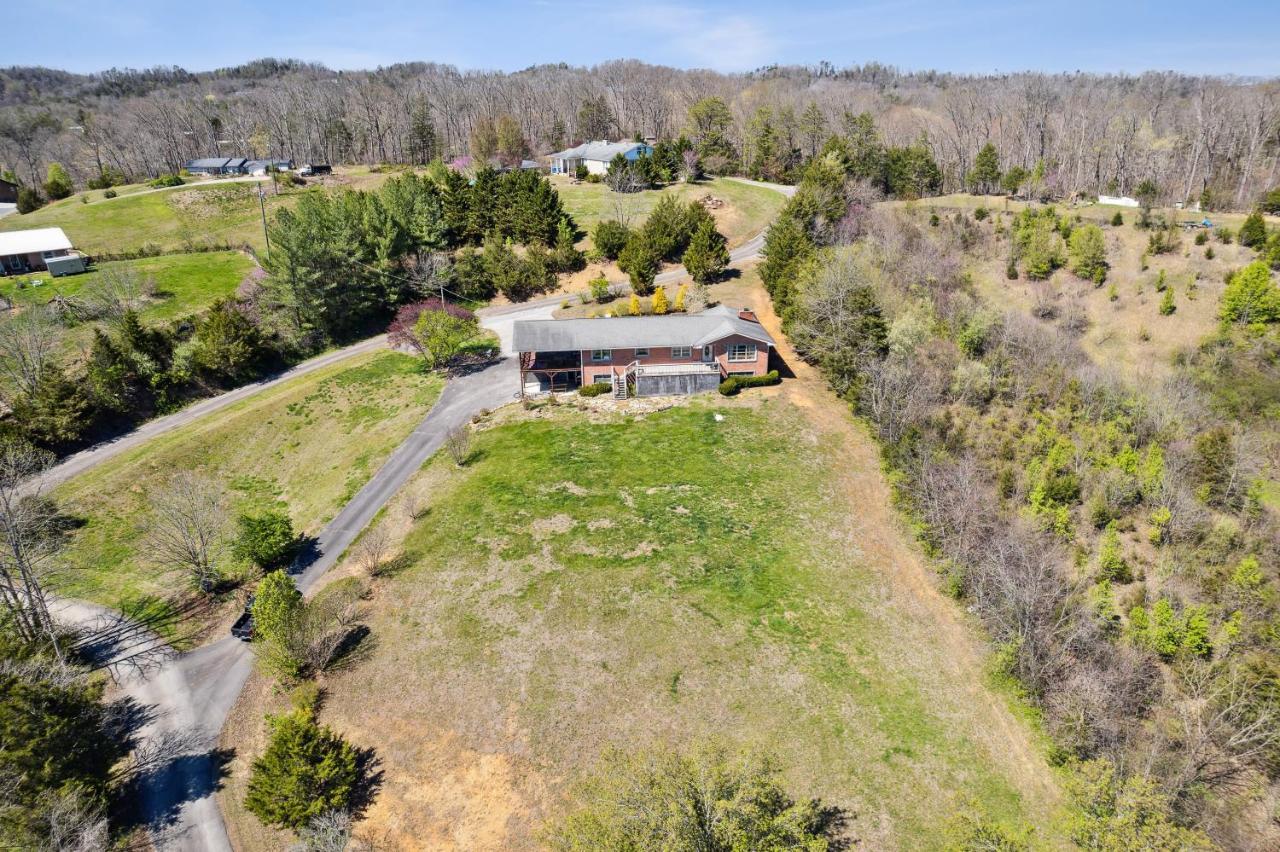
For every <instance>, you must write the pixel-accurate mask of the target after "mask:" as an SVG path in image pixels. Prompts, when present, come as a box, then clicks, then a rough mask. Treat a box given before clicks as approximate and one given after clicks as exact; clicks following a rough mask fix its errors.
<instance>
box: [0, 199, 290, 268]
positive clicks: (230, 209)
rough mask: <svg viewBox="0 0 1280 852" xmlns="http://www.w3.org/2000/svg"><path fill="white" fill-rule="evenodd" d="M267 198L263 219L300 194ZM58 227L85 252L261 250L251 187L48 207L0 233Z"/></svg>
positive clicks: (6, 222)
mask: <svg viewBox="0 0 1280 852" xmlns="http://www.w3.org/2000/svg"><path fill="white" fill-rule="evenodd" d="M300 192H301V191H300V190H294V191H292V192H289V193H286V194H284V195H279V196H277V195H270V194H269V195H268V196H267V200H266V208H267V218H268V220H269V219H270V218H271V215H272V213H273V212H274V211H276V210H278V209H280V208H281V207H284V206H288V205H290V204H292V203H293V202H294V199H296V198H297V197H298V195H299V194H300ZM49 227H59V228H62V229H63V230H64V231H66V233H67V236H68V237H69V238H70V239H71V242H72V244H73V245H74V246H75V247H76V248H78V249H80V250H81V251H83V252H85V253H87V254H98V253H104V252H123V251H130V250H136V249H139V248H141V247H142V246H145V245H155V246H159V247H160V249H161V250H162V251H171V250H175V249H178V248H181V247H183V246H185V245H214V244H222V243H230V244H232V245H240V244H245V243H247V244H249V245H251V246H253V247H254V248H256V249H258V250H262V249H264V248H265V242H264V240H263V237H262V214H261V212H260V211H259V209H258V190H257V185H256V184H251V183H206V184H197V185H194V186H190V187H181V188H178V189H173V190H168V191H165V192H148V193H139V194H136V195H124V196H121V197H119V198H113V199H110V200H99V201H95V202H91V203H89V204H81V203H79V202H75V203H70V204H69V203H66V202H63V203H61V204H56V205H51V206H49V207H45V208H42V209H40V210H37V211H35V212H34V213H28V214H27V215H25V216H6V217H5V218H4V219H0V230H6V231H13V230H23V229H27V228H49Z"/></svg>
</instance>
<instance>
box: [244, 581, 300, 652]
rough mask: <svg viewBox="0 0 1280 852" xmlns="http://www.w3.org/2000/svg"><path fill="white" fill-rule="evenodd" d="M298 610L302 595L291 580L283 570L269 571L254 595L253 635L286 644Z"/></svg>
mask: <svg viewBox="0 0 1280 852" xmlns="http://www.w3.org/2000/svg"><path fill="white" fill-rule="evenodd" d="M301 610H302V593H301V592H299V591H298V587H297V585H295V584H294V582H293V579H292V578H290V577H289V576H288V575H287V574H285V573H284V572H283V571H272V572H271V573H269V574H267V575H266V576H265V577H263V578H262V582H261V583H259V584H258V589H257V591H256V592H255V593H254V598H253V630H254V634H255V635H256V636H257V637H259V638H261V639H263V640H265V641H267V642H277V643H278V642H284V641H287V640H288V638H289V634H290V631H292V630H293V627H294V625H295V624H296V622H297V619H298V614H299V613H300V612H301Z"/></svg>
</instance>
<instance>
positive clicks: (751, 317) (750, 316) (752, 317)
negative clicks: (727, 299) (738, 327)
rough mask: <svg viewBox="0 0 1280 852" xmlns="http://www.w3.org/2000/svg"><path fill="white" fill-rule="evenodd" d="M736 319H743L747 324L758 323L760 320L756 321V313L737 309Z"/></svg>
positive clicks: (748, 309) (747, 309)
mask: <svg viewBox="0 0 1280 852" xmlns="http://www.w3.org/2000/svg"><path fill="white" fill-rule="evenodd" d="M738 319H744V320H747V321H748V322H760V320H758V319H756V312H755V311H753V310H751V309H750V308H739V309H738Z"/></svg>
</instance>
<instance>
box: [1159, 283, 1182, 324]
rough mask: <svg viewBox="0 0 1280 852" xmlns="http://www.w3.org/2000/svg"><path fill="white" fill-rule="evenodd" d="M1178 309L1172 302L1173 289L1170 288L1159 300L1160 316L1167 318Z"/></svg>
mask: <svg viewBox="0 0 1280 852" xmlns="http://www.w3.org/2000/svg"><path fill="white" fill-rule="evenodd" d="M1177 309H1178V305H1177V304H1176V303H1175V302H1174V300H1173V288H1172V287H1170V288H1168V289H1166V290H1165V291H1164V295H1163V296H1162V297H1161V298H1160V316H1162V317H1167V316H1169V315H1170V314H1172V313H1173V312H1174V311H1176V310H1177Z"/></svg>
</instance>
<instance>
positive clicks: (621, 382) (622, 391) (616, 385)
mask: <svg viewBox="0 0 1280 852" xmlns="http://www.w3.org/2000/svg"><path fill="white" fill-rule="evenodd" d="M613 398H614V399H626V398H627V376H626V374H625V373H623V374H622V375H621V376H619V375H618V374H617V373H614V374H613Z"/></svg>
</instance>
